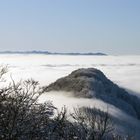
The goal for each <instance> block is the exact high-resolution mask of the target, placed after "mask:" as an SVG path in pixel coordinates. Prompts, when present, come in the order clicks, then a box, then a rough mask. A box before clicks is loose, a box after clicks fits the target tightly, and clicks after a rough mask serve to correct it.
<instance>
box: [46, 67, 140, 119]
mask: <svg viewBox="0 0 140 140" xmlns="http://www.w3.org/2000/svg"><path fill="white" fill-rule="evenodd" d="M45 91H46V92H49V91H68V92H73V94H74V96H76V97H86V98H98V99H101V100H103V101H104V102H106V103H109V104H112V105H114V106H115V107H117V108H119V109H121V110H123V111H124V112H126V113H128V114H129V115H132V116H134V117H136V118H138V119H140V99H139V98H138V97H136V96H134V95H131V94H129V93H128V92H126V91H125V90H124V89H123V88H120V87H119V86H118V85H116V84H114V83H113V82H112V81H110V80H109V79H108V78H107V77H106V76H105V75H104V74H103V73H102V72H101V71H100V70H97V69H95V68H87V69H78V70H76V71H73V72H72V73H71V74H70V75H68V76H66V77H63V78H60V79H58V80H57V81H56V82H54V83H52V84H50V85H49V86H47V87H45Z"/></svg>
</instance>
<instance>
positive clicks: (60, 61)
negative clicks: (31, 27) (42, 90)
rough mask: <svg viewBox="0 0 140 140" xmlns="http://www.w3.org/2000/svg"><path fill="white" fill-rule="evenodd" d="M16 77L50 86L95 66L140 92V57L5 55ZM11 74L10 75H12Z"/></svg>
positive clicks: (3, 61)
mask: <svg viewBox="0 0 140 140" xmlns="http://www.w3.org/2000/svg"><path fill="white" fill-rule="evenodd" d="M0 65H7V66H8V67H9V73H8V74H9V75H12V77H13V79H14V80H17V81H18V80H20V79H28V78H33V79H35V80H37V81H39V82H40V84H41V85H48V84H50V83H51V82H54V81H55V80H56V79H58V78H60V77H63V76H65V75H67V74H69V73H71V72H72V71H73V70H76V69H78V68H87V67H94V68H98V69H100V70H101V71H102V72H104V74H105V75H106V76H107V77H108V78H109V79H111V80H112V81H113V82H115V83H117V84H118V85H120V86H121V87H124V88H126V89H128V90H131V91H133V92H134V93H136V94H137V95H139V93H140V86H139V83H140V56H138V55H137V56H70V55H69V56H67V55H23V54H22V55H21V54H17V55H15V54H11V55H10V54H1V55H0ZM9 77H10V76H9Z"/></svg>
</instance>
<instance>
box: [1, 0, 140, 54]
mask: <svg viewBox="0 0 140 140" xmlns="http://www.w3.org/2000/svg"><path fill="white" fill-rule="evenodd" d="M4 50H11V51H14V50H20V51H24V50H48V51H52V52H105V53H108V54H140V1H139V0H0V51H4Z"/></svg>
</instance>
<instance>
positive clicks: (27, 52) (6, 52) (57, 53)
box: [0, 50, 107, 56]
mask: <svg viewBox="0 0 140 140" xmlns="http://www.w3.org/2000/svg"><path fill="white" fill-rule="evenodd" d="M0 54H46V55H101V56H106V55H107V54H105V53H100V52H98V53H92V52H89V53H75V52H74V53H61V52H60V53H59V52H49V51H36V50H34V51H1V52H0Z"/></svg>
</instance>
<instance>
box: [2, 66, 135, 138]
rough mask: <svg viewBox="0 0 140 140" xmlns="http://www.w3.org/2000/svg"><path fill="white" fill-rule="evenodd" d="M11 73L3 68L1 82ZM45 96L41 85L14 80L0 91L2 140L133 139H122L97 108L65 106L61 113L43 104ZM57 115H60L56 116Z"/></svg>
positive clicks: (108, 119) (107, 116)
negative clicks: (70, 109)
mask: <svg viewBox="0 0 140 140" xmlns="http://www.w3.org/2000/svg"><path fill="white" fill-rule="evenodd" d="M6 72H7V70H6V68H1V69H0V79H1V82H3V76H4V74H5V73H6ZM42 94H43V90H42V88H41V87H39V85H38V82H36V81H34V80H32V79H31V80H26V81H23V82H19V83H15V82H14V80H12V82H11V83H10V84H8V85H7V86H5V87H1V89H0V140H132V139H133V137H130V136H119V135H118V134H116V133H115V131H114V125H113V123H112V121H111V118H110V116H109V114H108V112H103V111H101V110H99V109H95V108H75V109H74V112H73V113H72V114H68V113H67V109H66V108H65V107H64V108H62V110H61V111H57V109H56V107H54V106H53V104H52V103H51V102H46V103H39V102H38V98H39V97H40V96H41V95H42ZM56 112H57V113H56Z"/></svg>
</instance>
